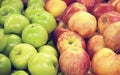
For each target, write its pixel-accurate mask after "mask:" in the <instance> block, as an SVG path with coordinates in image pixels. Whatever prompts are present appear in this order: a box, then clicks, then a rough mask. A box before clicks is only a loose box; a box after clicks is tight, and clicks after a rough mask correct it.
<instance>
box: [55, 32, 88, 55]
mask: <svg viewBox="0 0 120 75" xmlns="http://www.w3.org/2000/svg"><path fill="white" fill-rule="evenodd" d="M73 46H75V47H80V48H83V49H86V44H85V40H84V39H83V37H81V36H80V35H79V34H77V33H75V32H73V31H66V32H64V33H62V34H61V35H60V36H59V37H58V40H57V49H58V51H59V53H60V54H61V53H63V52H64V51H65V50H66V49H67V48H71V47H73Z"/></svg>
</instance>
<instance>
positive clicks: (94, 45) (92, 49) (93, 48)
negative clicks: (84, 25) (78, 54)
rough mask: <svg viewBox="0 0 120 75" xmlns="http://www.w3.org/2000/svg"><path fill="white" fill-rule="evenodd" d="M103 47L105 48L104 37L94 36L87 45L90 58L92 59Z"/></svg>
mask: <svg viewBox="0 0 120 75" xmlns="http://www.w3.org/2000/svg"><path fill="white" fill-rule="evenodd" d="M103 47H105V46H104V39H103V36H102V35H101V34H96V35H94V36H92V37H91V38H90V39H89V40H88V43H87V51H88V54H89V56H90V58H91V59H92V57H93V55H94V54H95V53H96V52H97V51H99V50H100V49H101V48H103Z"/></svg>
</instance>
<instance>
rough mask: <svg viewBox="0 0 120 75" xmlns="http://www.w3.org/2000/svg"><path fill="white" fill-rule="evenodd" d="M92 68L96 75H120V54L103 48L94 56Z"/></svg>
mask: <svg viewBox="0 0 120 75" xmlns="http://www.w3.org/2000/svg"><path fill="white" fill-rule="evenodd" d="M91 67H92V71H93V72H94V73H95V74H96V75H120V54H116V53H114V51H112V50H111V49H109V48H102V49H101V50H99V51H98V52H97V53H95V55H94V56H93V59H92V64H91Z"/></svg>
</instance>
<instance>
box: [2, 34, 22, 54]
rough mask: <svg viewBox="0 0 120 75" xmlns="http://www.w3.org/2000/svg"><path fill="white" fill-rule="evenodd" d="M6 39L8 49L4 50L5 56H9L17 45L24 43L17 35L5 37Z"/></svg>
mask: <svg viewBox="0 0 120 75" xmlns="http://www.w3.org/2000/svg"><path fill="white" fill-rule="evenodd" d="M5 38H6V47H5V48H4V50H3V52H2V53H3V54H5V55H6V56H9V54H10V52H11V50H12V48H13V47H14V46H15V45H17V44H20V43H22V40H21V37H20V36H18V35H16V34H9V35H6V36H5Z"/></svg>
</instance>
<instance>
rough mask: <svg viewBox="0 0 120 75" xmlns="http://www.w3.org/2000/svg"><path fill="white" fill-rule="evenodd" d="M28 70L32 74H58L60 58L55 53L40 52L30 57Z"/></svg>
mask: <svg viewBox="0 0 120 75" xmlns="http://www.w3.org/2000/svg"><path fill="white" fill-rule="evenodd" d="M28 70H29V72H30V74H31V75H57V71H58V60H57V58H56V56H55V55H54V54H53V55H49V54H46V53H43V52H42V53H41V52H39V53H37V54H35V55H33V56H32V57H31V58H30V59H29V61H28Z"/></svg>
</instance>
